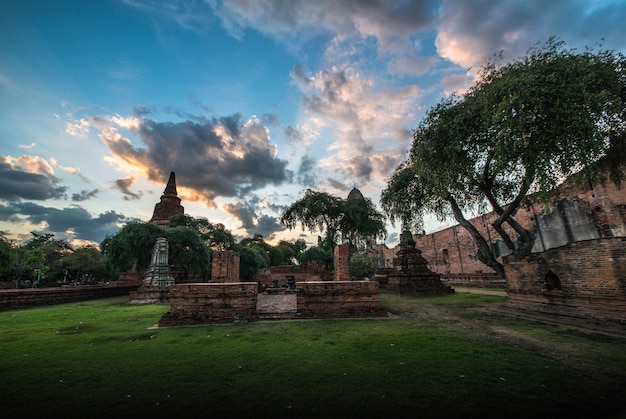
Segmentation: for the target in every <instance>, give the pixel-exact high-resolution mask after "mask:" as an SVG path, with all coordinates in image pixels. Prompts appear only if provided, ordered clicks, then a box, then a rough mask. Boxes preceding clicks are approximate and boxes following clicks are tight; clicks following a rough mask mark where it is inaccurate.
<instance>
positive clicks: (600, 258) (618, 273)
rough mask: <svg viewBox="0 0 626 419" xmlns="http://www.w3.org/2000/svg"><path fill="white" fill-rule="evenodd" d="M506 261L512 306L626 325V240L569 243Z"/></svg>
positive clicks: (509, 299) (508, 258)
mask: <svg viewBox="0 0 626 419" xmlns="http://www.w3.org/2000/svg"><path fill="white" fill-rule="evenodd" d="M504 263H505V268H506V275H507V278H506V279H507V292H508V296H509V298H508V301H507V305H508V306H509V307H511V308H516V309H520V310H530V311H533V312H535V313H546V314H557V315H560V316H570V317H574V318H587V319H589V318H591V319H597V320H601V321H614V322H619V323H622V324H624V325H626V238H624V237H621V238H604V239H598V240H587V241H579V242H575V243H569V244H567V245H565V246H562V247H559V248H556V249H550V250H547V251H545V252H543V253H537V254H531V255H530V256H527V257H514V256H507V257H505V258H504Z"/></svg>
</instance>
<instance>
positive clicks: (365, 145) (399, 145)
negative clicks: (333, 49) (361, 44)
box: [292, 66, 420, 190]
mask: <svg viewBox="0 0 626 419" xmlns="http://www.w3.org/2000/svg"><path fill="white" fill-rule="evenodd" d="M292 73H294V72H292ZM295 73H297V74H299V75H300V76H299V77H305V78H306V79H307V80H309V82H307V83H306V89H307V90H306V91H303V92H302V93H303V97H302V106H303V109H304V111H305V113H304V114H303V116H302V119H301V121H300V122H299V128H300V129H301V130H302V131H308V132H315V133H319V134H318V136H319V137H320V138H321V140H323V137H331V138H334V141H333V142H332V143H331V144H329V145H328V146H327V149H328V152H329V153H328V154H327V156H326V157H324V158H322V159H321V160H320V161H319V167H320V169H321V170H324V171H325V172H324V176H325V177H326V178H327V179H328V180H327V184H328V185H329V186H331V187H335V188H336V185H337V184H336V183H334V182H331V181H330V180H329V179H332V178H335V179H336V178H337V174H340V175H341V177H345V178H347V179H348V180H349V182H350V183H351V184H355V185H359V187H361V186H363V185H364V184H367V183H369V182H377V183H381V184H382V182H384V178H385V177H386V176H387V175H388V174H389V172H390V171H391V170H393V167H391V166H390V165H389V164H388V163H389V162H399V161H400V160H401V159H402V158H403V157H404V153H405V150H406V148H407V144H408V143H409V141H410V139H411V137H410V135H407V133H408V129H407V128H406V127H407V125H409V124H411V123H414V121H415V119H416V116H415V112H416V110H419V109H420V107H419V105H418V103H417V101H418V100H419V90H418V89H417V87H416V86H414V85H408V86H400V87H392V86H388V85H384V84H382V83H381V81H380V79H379V78H377V77H374V76H370V75H366V74H364V73H362V72H361V71H360V70H358V69H357V68H355V67H350V66H348V67H346V68H344V69H339V68H337V67H333V68H330V69H326V70H322V71H319V72H318V73H316V74H315V75H312V76H306V75H304V73H302V72H301V71H300V70H298V72H295ZM292 77H293V76H292ZM298 85H299V86H302V83H299V84H298ZM333 173H334V174H333ZM320 176H321V174H320ZM340 190H343V189H340Z"/></svg>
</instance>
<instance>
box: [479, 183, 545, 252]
mask: <svg viewBox="0 0 626 419" xmlns="http://www.w3.org/2000/svg"><path fill="white" fill-rule="evenodd" d="M527 191H528V188H527V187H526V183H524V184H523V185H522V187H521V188H520V191H519V193H518V194H517V196H516V197H515V199H514V200H513V202H511V203H510V204H509V205H508V206H507V209H506V210H504V209H503V208H502V207H501V206H500V205H499V204H498V202H497V201H496V199H495V197H494V196H493V194H492V193H491V190H489V189H485V190H484V192H485V196H486V197H487V200H488V201H489V203H490V204H491V207H492V208H493V210H494V211H495V212H496V214H498V218H497V219H496V221H494V222H493V223H492V224H491V225H492V226H493V228H494V230H496V231H497V232H498V234H499V235H500V237H502V239H503V240H504V242H505V243H506V246H507V247H508V248H509V249H510V250H511V252H512V253H517V254H527V253H530V250H531V249H532V247H533V244H534V243H535V234H534V233H533V232H532V231H529V230H527V229H525V228H524V227H522V226H521V225H520V224H519V223H518V222H517V220H516V219H515V218H513V213H514V212H515V211H517V209H518V208H519V206H520V204H521V202H522V199H524V198H525V197H526V192H527ZM505 222H506V223H507V224H508V225H510V226H511V228H512V229H513V230H515V232H516V233H517V234H518V236H519V238H520V239H521V242H522V246H521V247H519V248H517V249H516V248H515V245H514V244H513V240H511V238H510V236H509V235H508V234H507V233H506V232H505V231H504V228H502V224H504V223H505Z"/></svg>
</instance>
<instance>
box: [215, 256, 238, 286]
mask: <svg viewBox="0 0 626 419" xmlns="http://www.w3.org/2000/svg"><path fill="white" fill-rule="evenodd" d="M239 264H240V256H239V253H237V252H235V251H234V250H222V251H214V252H213V259H212V263H211V281H210V282H239Z"/></svg>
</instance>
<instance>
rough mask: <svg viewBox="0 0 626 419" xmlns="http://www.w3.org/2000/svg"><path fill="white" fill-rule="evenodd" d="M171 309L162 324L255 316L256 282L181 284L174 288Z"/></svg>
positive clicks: (179, 324) (251, 318) (172, 289)
mask: <svg viewBox="0 0 626 419" xmlns="http://www.w3.org/2000/svg"><path fill="white" fill-rule="evenodd" d="M169 298H170V310H169V311H168V312H167V313H165V314H164V315H163V316H162V317H161V320H159V326H181V325H193V324H207V323H232V322H235V321H239V320H253V319H254V318H255V311H256V300H257V284H256V282H238V283H209V284H179V285H174V286H172V287H171V288H170V293H169Z"/></svg>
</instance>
